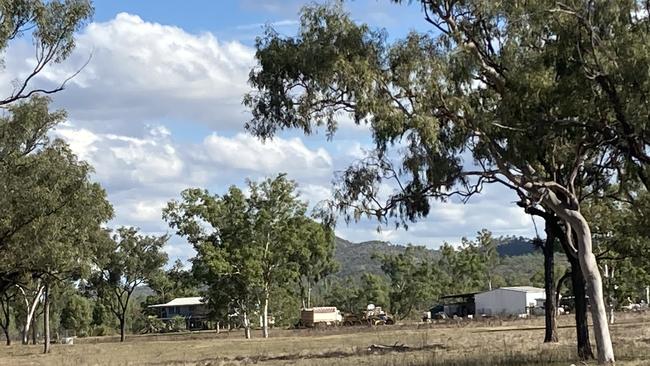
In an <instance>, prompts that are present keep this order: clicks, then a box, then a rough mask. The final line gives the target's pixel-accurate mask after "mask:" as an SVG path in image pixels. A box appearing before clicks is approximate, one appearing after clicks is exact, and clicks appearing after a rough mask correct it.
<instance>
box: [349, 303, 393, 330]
mask: <svg viewBox="0 0 650 366" xmlns="http://www.w3.org/2000/svg"><path fill="white" fill-rule="evenodd" d="M392 324H395V319H393V317H392V316H391V315H390V314H388V313H386V311H384V310H382V308H381V307H379V306H375V305H373V304H369V305H368V306H367V308H366V310H364V311H363V312H362V313H361V314H346V315H345V316H344V317H343V325H392Z"/></svg>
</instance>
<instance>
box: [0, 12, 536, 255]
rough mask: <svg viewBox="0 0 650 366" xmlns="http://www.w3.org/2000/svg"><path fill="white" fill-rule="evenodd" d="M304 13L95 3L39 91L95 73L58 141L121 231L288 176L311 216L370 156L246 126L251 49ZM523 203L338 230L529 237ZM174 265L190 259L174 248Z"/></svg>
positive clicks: (406, 19) (498, 201)
mask: <svg viewBox="0 0 650 366" xmlns="http://www.w3.org/2000/svg"><path fill="white" fill-rule="evenodd" d="M305 4H307V2H306V1H298V0H267V1H254V0H240V1H234V0H233V1H198V0H191V1H183V2H181V1H173V2H172V1H159V2H153V1H126V0H111V1H109V0H101V1H96V2H95V9H96V12H95V16H94V19H93V21H92V22H91V23H90V24H88V25H87V26H86V27H85V28H83V29H81V30H80V31H79V33H78V35H77V48H76V49H75V51H74V53H73V54H72V56H71V57H70V58H69V59H68V60H67V61H66V62H64V63H63V64H59V65H53V66H52V67H50V68H48V69H47V70H46V71H45V72H43V73H42V75H41V76H40V77H39V79H38V80H37V81H36V82H37V84H39V86H51V85H55V84H58V83H59V82H60V81H61V80H63V79H65V78H66V77H67V76H69V75H71V74H72V73H74V72H75V71H76V70H78V68H79V67H80V66H81V65H83V64H84V63H85V62H86V61H87V60H88V58H89V57H90V56H91V59H90V63H89V64H88V65H87V66H86V67H85V68H84V69H83V70H82V72H81V73H80V74H79V75H78V76H77V77H75V78H74V79H73V80H71V81H70V83H69V84H68V85H67V88H66V90H64V91H63V92H61V93H58V94H56V96H55V97H54V105H55V107H59V108H64V109H66V110H67V111H68V116H69V119H68V121H67V122H66V123H65V124H64V125H61V126H59V127H58V128H57V130H56V132H55V133H56V134H57V136H59V137H61V138H63V139H65V140H66V141H68V143H69V144H70V145H71V147H72V149H73V150H74V151H75V152H76V153H77V154H78V155H79V156H80V157H81V158H82V159H85V160H87V161H89V162H90V163H91V164H92V165H93V166H94V167H95V177H94V178H95V179H96V180H98V181H99V182H100V183H101V184H102V185H103V186H104V187H105V188H106V190H107V192H108V197H109V199H110V200H111V202H112V203H113V205H114V207H115V212H116V217H115V219H114V220H113V221H112V222H111V223H110V224H111V225H112V226H119V225H129V226H137V227H140V228H141V230H142V231H143V232H145V233H152V234H164V233H168V232H170V231H171V230H170V229H169V227H168V226H167V225H166V224H165V223H164V221H162V219H161V209H162V207H164V206H165V204H166V202H168V201H169V200H171V199H174V198H177V197H178V196H179V193H180V191H181V190H183V189H186V188H189V187H205V188H208V189H209V190H210V191H212V192H214V193H221V192H223V191H224V190H225V189H226V188H227V187H228V186H229V185H232V184H235V185H243V184H244V182H245V180H246V179H253V180H257V179H262V178H265V177H269V176H274V175H276V174H278V173H280V172H286V173H288V174H289V177H290V178H292V179H294V180H296V182H297V183H298V184H299V187H300V191H301V192H302V197H303V198H304V199H306V200H309V201H310V203H312V204H313V203H315V202H318V201H319V200H322V199H325V198H328V197H329V195H330V193H331V192H330V187H331V186H330V183H331V180H332V177H333V174H334V172H336V171H339V170H342V169H344V168H345V167H346V166H347V165H349V164H350V163H351V162H353V161H354V160H355V159H357V158H359V157H361V156H362V154H363V150H364V149H368V148H370V146H371V139H370V135H369V131H368V130H367V128H365V127H363V126H355V125H353V124H351V123H349V122H346V121H341V122H342V123H341V125H340V130H339V132H338V133H337V135H336V136H335V138H334V139H333V140H332V141H327V140H326V138H325V136H324V134H318V135H314V136H308V137H306V136H303V135H301V134H300V133H299V132H297V131H286V132H283V133H281V134H280V135H279V136H278V137H277V138H275V139H274V140H272V141H268V142H265V143H264V142H262V141H260V140H258V139H256V138H254V137H252V136H250V135H248V134H247V133H246V132H245V131H244V129H243V124H244V122H245V121H246V120H247V119H248V118H249V115H248V112H247V111H246V110H245V109H244V107H243V106H242V105H241V100H242V96H243V95H244V94H245V93H246V92H247V91H249V90H250V89H249V86H248V85H247V77H248V73H249V71H250V70H251V68H252V67H254V66H255V59H254V49H253V46H254V39H255V37H256V36H258V35H260V34H261V32H262V24H275V25H276V29H277V30H278V31H279V32H280V33H281V34H284V35H293V34H295V32H296V30H297V24H298V20H299V15H298V12H299V9H300V8H301V7H302V6H304V5H305ZM344 4H345V7H346V8H347V9H348V10H349V11H350V13H351V15H352V17H353V18H354V19H355V20H357V21H359V22H367V23H369V24H370V25H371V26H373V27H376V28H385V29H386V30H387V31H388V32H389V34H390V39H393V40H395V39H399V38H401V37H403V36H405V35H406V34H407V32H409V31H411V30H418V31H428V30H429V28H428V27H427V24H426V22H425V21H424V20H423V18H422V15H421V13H420V9H419V7H418V6H417V5H411V6H409V5H395V4H393V3H392V2H390V1H388V0H364V1H346V2H345V3H344ZM32 57H33V50H32V44H31V41H30V40H29V39H27V38H23V39H20V40H19V41H17V42H14V43H13V44H12V45H11V46H10V48H9V49H8V51H7V55H6V68H5V72H4V73H2V74H0V78H2V79H3V80H2V81H3V83H0V85H11V80H12V75H20V74H21V73H24V72H25V70H27V69H28V68H29V66H30V64H31V63H32V62H33V60H32ZM515 199H516V197H514V196H513V195H512V194H511V193H510V192H508V191H506V190H505V189H503V188H498V187H489V188H488V189H486V190H485V192H484V194H482V195H481V196H479V197H476V198H475V199H473V200H472V201H470V203H469V204H466V205H463V204H462V203H459V202H448V203H439V202H437V203H435V204H434V206H433V209H432V211H431V213H430V215H429V218H427V219H426V220H424V221H422V222H418V223H417V224H412V225H410V228H409V230H408V231H403V230H393V228H392V227H388V228H384V229H383V230H381V231H380V232H378V231H377V230H376V228H377V223H375V222H372V221H363V222H360V223H357V224H351V225H345V224H340V225H339V226H337V234H338V235H340V236H342V237H343V238H346V239H348V240H352V241H364V240H372V239H380V240H389V241H391V242H393V243H399V244H406V243H413V244H421V245H427V246H429V247H438V246H440V245H441V244H442V243H443V242H445V241H447V242H451V243H457V242H459V241H460V238H461V237H462V236H474V235H475V233H476V232H477V231H478V230H480V229H482V228H487V229H489V230H492V231H493V232H494V233H495V235H508V234H512V235H526V236H531V235H533V233H534V231H533V226H532V222H531V220H530V217H527V216H526V215H524V214H523V213H522V212H521V210H520V209H519V208H517V207H515V206H514V205H513V204H512V201H514V200H515ZM166 250H167V251H168V252H169V254H170V256H171V257H172V258H183V259H187V258H190V257H191V256H192V255H193V250H192V248H191V247H190V246H189V245H188V244H187V243H186V242H185V241H184V240H183V239H182V238H178V237H172V239H171V240H170V242H169V245H168V246H167V247H166Z"/></svg>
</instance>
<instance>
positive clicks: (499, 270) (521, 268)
mask: <svg viewBox="0 0 650 366" xmlns="http://www.w3.org/2000/svg"><path fill="white" fill-rule="evenodd" d="M495 241H496V244H497V252H498V253H499V257H500V260H499V264H498V265H497V266H496V268H495V273H496V274H498V275H500V276H501V277H502V278H503V279H504V280H505V282H506V283H508V284H509V285H539V284H537V283H536V281H534V280H531V278H532V277H533V276H536V277H539V276H540V275H541V271H542V269H543V262H544V257H543V255H542V253H541V251H540V250H539V249H537V248H536V247H535V246H534V245H533V244H532V240H531V239H529V238H525V237H515V236H502V237H498V238H495ZM406 248H407V246H405V245H399V244H392V243H390V242H385V241H378V240H371V241H365V242H360V243H353V242H350V241H348V240H345V239H343V238H340V237H337V238H336V250H335V251H334V258H335V260H336V261H337V262H338V263H339V270H338V272H336V273H334V275H333V277H337V278H347V277H352V278H359V277H361V275H362V274H363V273H372V274H377V275H383V274H384V273H383V272H382V270H381V265H380V262H379V260H378V259H375V258H373V255H376V254H399V253H403V252H404V251H405V250H406ZM425 252H426V253H428V255H430V256H431V257H430V258H431V260H437V259H439V258H440V256H441V253H440V250H438V249H427V250H426V251H425ZM563 259H564V258H563V257H562V255H557V256H556V262H558V265H563V264H564V262H565V261H564V260H563ZM539 279H541V278H539Z"/></svg>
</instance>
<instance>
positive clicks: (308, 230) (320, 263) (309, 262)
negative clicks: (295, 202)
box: [292, 218, 339, 308]
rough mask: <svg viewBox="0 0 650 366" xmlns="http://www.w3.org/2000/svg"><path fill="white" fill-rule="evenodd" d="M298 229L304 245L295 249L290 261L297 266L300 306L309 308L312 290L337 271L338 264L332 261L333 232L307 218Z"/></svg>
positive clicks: (334, 244)
mask: <svg viewBox="0 0 650 366" xmlns="http://www.w3.org/2000/svg"><path fill="white" fill-rule="evenodd" d="M300 229H301V230H302V233H300V234H299V237H300V238H302V239H303V240H304V241H305V244H306V245H305V246H302V247H298V248H296V251H295V253H294V258H292V260H293V261H295V262H296V263H298V266H299V273H300V277H299V279H298V286H299V287H300V297H301V301H302V306H303V307H308V308H310V307H311V306H312V305H311V292H312V288H313V287H314V286H315V285H316V284H317V283H318V282H319V281H320V280H322V279H323V278H325V277H326V276H328V275H330V274H332V273H335V272H336V271H337V269H338V266H339V264H338V262H336V261H335V260H334V248H335V246H336V242H335V240H336V237H335V235H334V230H332V229H331V228H327V227H325V226H323V225H322V224H320V223H318V222H316V221H313V220H311V219H308V218H305V222H304V223H303V224H301V225H300Z"/></svg>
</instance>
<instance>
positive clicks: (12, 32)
mask: <svg viewBox="0 0 650 366" xmlns="http://www.w3.org/2000/svg"><path fill="white" fill-rule="evenodd" d="M93 10H94V9H93V7H92V5H91V3H90V1H88V0H67V1H61V0H54V1H45V0H0V51H3V56H4V55H5V54H6V53H5V52H4V51H6V50H7V48H9V47H10V45H11V44H12V43H15V42H16V41H17V40H18V39H20V38H21V37H23V36H24V35H26V34H27V35H29V36H31V38H32V40H31V41H32V42H31V43H32V44H33V46H34V61H35V62H34V63H33V65H32V66H31V67H32V68H31V69H30V70H29V71H28V72H27V73H26V74H25V75H21V76H20V77H17V78H16V79H14V80H12V90H11V92H10V93H9V95H7V96H4V97H0V106H7V105H9V104H11V103H14V102H16V101H20V100H23V99H28V98H30V97H31V96H33V95H36V94H52V93H56V92H58V91H61V90H63V88H64V87H65V84H66V83H67V82H68V81H69V80H70V79H71V78H72V77H74V76H75V75H76V74H73V75H70V76H69V77H68V78H67V79H65V80H62V81H61V82H60V83H59V84H58V85H56V86H53V87H45V88H44V87H41V86H34V85H33V84H35V83H34V82H35V79H36V78H37V76H38V75H39V74H41V73H42V72H46V70H47V68H48V66H49V65H50V64H57V63H61V62H62V61H64V60H65V59H67V58H68V56H70V53H71V52H72V50H73V49H74V47H75V39H74V36H75V32H76V31H78V30H79V29H80V28H81V27H82V26H83V25H84V24H85V23H86V21H88V20H89V19H90V17H91V16H92V14H93ZM0 63H1V64H2V65H3V66H4V58H2V59H0ZM80 66H81V65H80Z"/></svg>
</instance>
